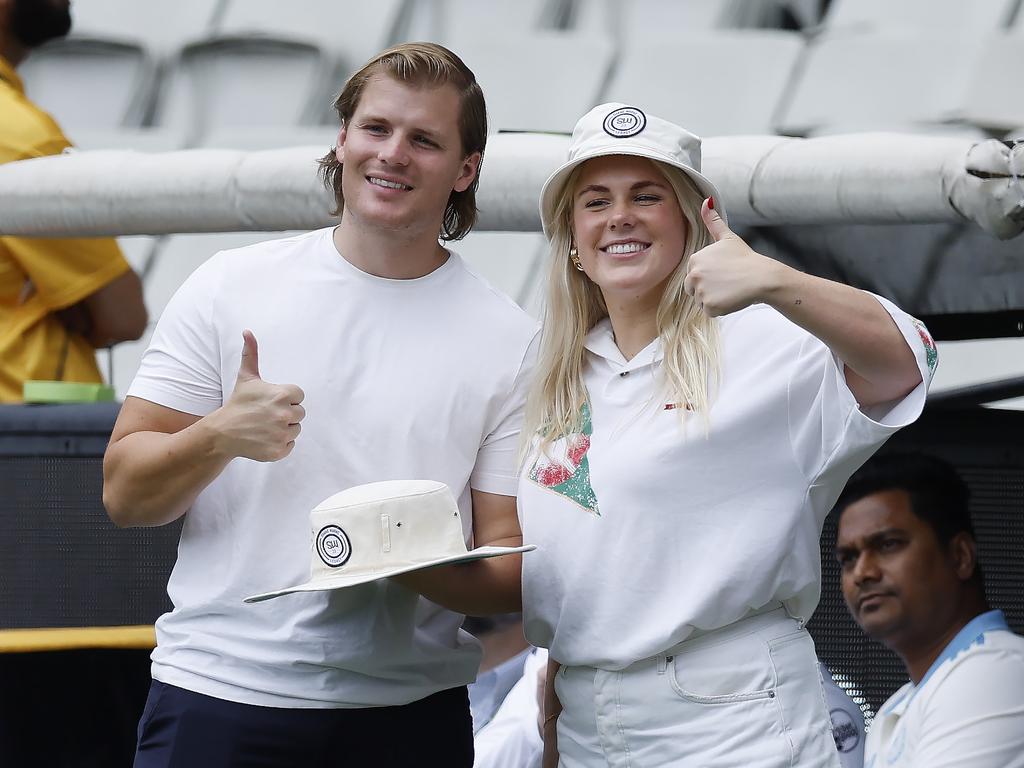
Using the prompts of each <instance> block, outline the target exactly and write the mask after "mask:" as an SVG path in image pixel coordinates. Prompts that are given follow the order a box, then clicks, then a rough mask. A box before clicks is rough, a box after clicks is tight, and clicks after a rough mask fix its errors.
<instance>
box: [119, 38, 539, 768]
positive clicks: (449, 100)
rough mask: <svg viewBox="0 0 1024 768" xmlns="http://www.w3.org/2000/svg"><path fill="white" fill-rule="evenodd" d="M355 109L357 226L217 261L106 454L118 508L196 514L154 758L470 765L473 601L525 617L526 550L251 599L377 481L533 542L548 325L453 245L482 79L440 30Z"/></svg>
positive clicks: (482, 609) (470, 189)
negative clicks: (317, 520)
mask: <svg viewBox="0 0 1024 768" xmlns="http://www.w3.org/2000/svg"><path fill="white" fill-rule="evenodd" d="M335 106H336V108H337V110H338V113H339V116H340V118H341V129H340V132H339V135H338V142H337V147H336V148H335V149H334V150H333V151H332V152H331V153H330V155H329V156H328V157H326V158H324V159H323V160H322V161H321V166H322V171H323V174H324V177H325V181H326V182H327V184H328V186H329V187H330V188H332V189H333V190H334V192H335V197H336V202H337V212H338V213H340V215H341V222H340V224H339V225H338V226H337V227H335V228H333V229H331V228H328V229H324V230H319V231H315V232H311V233H308V234H306V235H301V236H299V237H294V238H290V239H286V240H278V241H272V242H267V243H260V244H257V245H254V246H250V247H248V248H242V249H238V250H234V251H227V252H223V253H220V254H217V255H216V256H214V257H213V258H212V259H210V260H209V261H208V262H207V263H206V264H204V265H203V266H202V267H201V268H200V269H199V270H197V272H196V273H195V274H194V275H193V276H192V277H190V278H189V280H188V281H187V282H186V283H185V285H184V286H182V288H181V289H180V290H179V292H178V294H177V295H176V296H175V298H174V299H173V300H172V301H171V303H170V305H169V306H168V308H167V309H166V311H165V312H164V315H163V317H162V318H161V320H160V324H159V326H158V328H157V331H156V333H155V335H154V339H153V342H152V345H151V347H150V349H149V350H148V351H147V353H146V356H145V357H144V359H143V362H142V366H141V368H140V370H139V374H138V376H137V378H136V380H135V382H134V383H133V385H132V387H131V389H130V391H129V397H128V398H127V400H126V402H125V405H124V408H123V409H122V412H121V415H120V417H119V419H118V422H117V424H116V426H115V429H114V434H113V436H112V438H111V443H110V447H109V449H108V451H107V455H106V458H105V463H104V470H105V487H104V502H105V503H106V505H107V509H108V511H109V513H110V516H111V518H112V519H113V520H114V521H115V522H117V523H118V524H120V525H160V524H163V523H167V522H170V521H172V520H176V519H178V518H180V517H183V516H184V528H183V530H182V536H181V544H180V546H179V554H178V562H177V564H176V566H175V569H174V572H173V573H172V575H171V580H170V584H169V586H168V592H169V594H170V597H171V599H172V601H173V603H174V609H173V610H172V611H171V612H170V613H168V614H166V615H164V616H163V617H161V618H160V620H159V621H158V622H157V642H158V644H157V648H156V650H155V651H154V653H153V688H152V691H151V694H150V698H149V701H148V703H147V706H146V711H145V713H144V714H143V717H142V721H141V722H140V726H139V746H138V752H137V757H136V766H144V767H145V768H150V766H175V765H190V766H191V765H204V766H228V765H240V764H249V763H250V762H251V761H254V760H256V759H257V758H258V759H259V761H260V763H259V764H260V765H275V766H294V765H323V766H331V765H339V766H340V765H345V766H348V765H367V766H369V765H372V766H407V765H414V764H432V765H445V766H452V767H457V766H470V765H472V762H473V748H472V738H473V732H472V722H471V719H470V714H469V704H468V698H467V694H466V684H467V683H469V682H470V681H471V680H472V679H473V678H474V676H475V673H476V670H477V666H478V664H479V661H480V651H479V647H478V645H477V644H476V643H475V642H473V641H472V640H471V639H470V638H469V637H468V636H467V635H466V634H465V633H463V632H461V631H460V629H459V626H460V624H461V622H462V615H460V614H465V613H489V612H495V611H511V610H518V608H519V604H520V601H521V596H520V563H519V557H518V556H509V557H502V558H495V559H492V560H481V561H477V562H474V563H470V564H466V565H461V566H454V567H439V568H434V569H430V570H427V571H423V572H420V573H417V574H407V575H405V576H402V577H395V578H392V579H386V580H381V581H377V582H373V583H371V584H366V585H362V586H358V587H352V588H348V589H344V590H340V591H334V592H309V593H301V594H294V595H288V596H286V597H283V598H280V599H278V600H272V601H268V602H266V603H259V604H255V605H250V604H244V603H243V602H242V600H243V597H245V596H247V595H251V594H254V593H257V592H263V591H267V590H268V589H272V588H277V587H279V586H280V585H281V584H289V583H299V582H302V581H304V580H305V579H306V578H307V577H308V568H309V529H308V513H309V510H310V509H312V508H313V507H314V506H315V505H316V504H317V503H319V502H320V501H321V500H323V499H325V498H326V497H328V496H330V495H332V494H333V493H335V492H336V491H338V490H340V489H343V488H347V487H351V486H354V485H359V484H362V483H368V482H375V481H380V480H393V479H413V478H421V479H432V480H440V481H443V482H445V483H447V484H448V486H449V487H450V488H451V490H452V492H453V494H454V495H455V497H456V498H457V499H458V502H459V505H460V507H461V512H462V519H463V520H464V521H466V530H465V535H466V538H467V540H468V539H470V538H472V540H473V543H474V545H475V546H482V545H486V544H497V545H518V544H519V543H521V533H520V531H519V525H518V521H517V519H516V513H515V498H514V493H515V487H516V477H515V475H516V468H515V466H514V463H515V457H516V448H517V441H518V433H519V429H520V416H521V410H522V407H523V401H524V399H525V396H524V388H525V385H526V378H527V376H528V370H527V369H528V367H529V366H528V359H529V356H530V349H531V346H532V340H533V338H534V336H535V334H536V327H535V323H534V322H533V321H532V320H531V319H530V318H529V317H528V316H527V315H525V313H523V312H522V311H521V310H520V309H519V308H518V307H516V306H515V305H514V304H513V303H512V302H511V301H510V300H508V299H507V298H505V297H504V296H502V295H501V294H499V293H498V292H496V291H495V290H493V289H492V288H490V287H489V286H488V285H487V284H486V283H485V282H483V281H482V280H481V279H480V278H479V277H477V276H476V275H475V274H473V273H472V272H470V271H469V270H468V269H467V268H466V267H465V266H464V265H463V263H462V262H461V260H460V259H459V257H458V256H457V255H456V254H455V253H452V252H450V251H448V250H447V249H446V248H444V247H443V246H442V245H441V244H440V243H439V238H440V239H441V240H443V241H447V240H453V239H457V238H459V237H461V236H462V235H464V234H465V233H466V232H467V231H468V230H469V228H470V227H471V226H472V224H473V222H474V220H475V216H476V205H475V199H474V194H475V190H476V184H477V173H478V170H479V167H480V160H481V157H482V154H483V150H484V142H485V140H486V135H487V124H486V111H485V108H484V100H483V94H482V92H481V90H480V87H479V85H477V83H476V81H475V79H474V77H473V74H472V72H470V71H469V69H468V68H466V66H465V65H464V64H463V63H462V62H461V61H460V60H459V59H458V57H456V56H455V55H454V54H452V53H451V52H450V51H448V50H446V49H444V48H441V47H440V46H436V45H433V44H427V43H419V44H407V45H402V46H397V47H396V48H393V49H390V50H388V51H385V52H384V53H382V54H380V55H378V56H376V57H375V58H374V59H372V60H371V61H370V62H369V63H368V64H367V65H366V66H364V67H363V69H361V70H360V71H359V72H358V73H356V74H355V75H354V76H353V77H352V78H351V79H350V80H349V81H348V83H347V84H346V86H345V89H344V90H343V91H342V93H341V95H340V96H339V98H338V100H337V102H336V105H335ZM257 339H259V346H258V348H257ZM271 382H280V383H271ZM300 429H301V435H300ZM470 521H471V522H470Z"/></svg>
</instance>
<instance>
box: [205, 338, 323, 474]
mask: <svg viewBox="0 0 1024 768" xmlns="http://www.w3.org/2000/svg"><path fill="white" fill-rule="evenodd" d="M304 397H305V395H304V394H303V392H302V390H301V389H300V388H299V387H297V386H295V385H294V384H271V383H270V382H268V381H264V380H263V379H262V377H261V376H260V365H259V347H258V346H257V344H256V337H255V336H254V335H253V333H252V331H249V330H246V331H243V332H242V362H241V364H240V365H239V366H238V377H237V378H236V379H235V389H234V391H233V392H232V393H231V397H230V398H228V401H227V402H226V403H225V404H224V407H223V408H221V409H220V412H219V413H218V418H217V419H216V422H215V423H216V427H217V429H218V431H219V432H220V437H221V441H222V445H223V446H224V449H225V451H226V452H227V453H228V454H229V455H231V456H242V457H245V458H248V459H254V460H256V461H279V460H280V459H283V458H284V457H285V456H287V455H288V454H289V453H291V452H292V448H294V447H295V440H296V439H297V438H298V436H299V432H300V431H301V429H302V426H301V424H300V422H301V421H302V419H303V417H304V416H305V415H306V410H305V409H304V408H303V407H302V405H301V403H302V400H303V398H304Z"/></svg>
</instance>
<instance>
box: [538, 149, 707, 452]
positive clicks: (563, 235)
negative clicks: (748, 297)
mask: <svg viewBox="0 0 1024 768" xmlns="http://www.w3.org/2000/svg"><path fill="white" fill-rule="evenodd" d="M651 162H652V163H653V165H654V166H655V167H656V168H657V169H658V171H660V172H661V173H662V175H664V176H665V178H666V180H667V181H668V182H669V184H670V185H671V186H672V189H673V191H674V192H675V194H676V199H677V201H678V203H679V207H680V209H681V210H682V214H683V218H684V219H685V220H686V224H687V235H686V242H685V243H684V245H683V258H682V260H681V261H680V263H679V266H678V267H676V269H675V271H674V272H673V273H672V275H671V277H670V278H669V281H668V284H667V285H666V287H665V292H664V294H663V295H662V297H661V301H660V302H659V304H658V314H657V324H658V336H659V338H660V339H661V344H662V349H663V351H664V357H663V364H662V376H663V380H662V382H661V387H662V391H663V393H664V394H665V395H666V397H667V398H668V400H667V402H671V403H685V404H686V405H687V406H688V407H689V409H690V410H692V411H693V412H694V413H696V414H697V415H699V416H700V417H702V418H703V420H704V424H705V431H707V429H708V428H709V422H708V412H709V410H710V401H711V397H712V395H711V393H710V390H711V389H712V388H713V387H714V385H715V383H716V382H717V380H718V374H719V366H720V361H719V341H718V326H717V324H716V322H715V320H714V318H711V317H709V316H708V315H706V314H705V313H704V311H703V310H702V309H701V308H700V306H699V305H698V304H697V302H695V301H694V300H693V299H692V298H691V297H690V296H689V295H688V294H687V293H686V291H685V290H684V288H683V281H684V280H685V278H686V268H687V263H688V262H689V258H690V255H691V254H693V253H695V252H696V251H698V250H700V249H701V248H703V247H705V246H706V245H710V244H711V242H712V238H711V235H710V234H709V233H708V231H707V227H705V226H704V222H703V221H702V219H701V217H700V208H701V204H702V203H703V200H704V197H703V195H702V194H701V193H700V191H699V190H698V189H697V187H696V186H695V185H694V184H693V182H691V181H690V179H689V177H687V175H686V174H685V173H683V172H682V171H680V170H678V169H677V168H675V167H673V166H670V165H667V164H664V163H659V162H657V161H651ZM583 165H585V163H583V164H581V165H579V166H577V167H576V169H575V170H574V171H573V173H572V174H571V175H570V176H569V178H568V179H567V180H566V182H565V184H564V185H563V186H562V188H561V189H560V190H559V194H558V198H557V200H556V202H555V217H554V222H553V223H552V226H551V228H550V229H551V232H550V251H551V253H550V258H549V262H550V264H549V267H548V282H547V300H546V302H545V307H544V317H543V320H544V322H543V331H542V333H541V343H540V352H539V357H538V362H537V372H536V377H535V379H534V384H533V387H532V390H531V392H530V397H529V400H528V403H527V408H526V418H525V423H524V425H523V438H524V444H523V451H522V455H523V456H524V457H525V455H526V454H527V453H528V448H529V446H530V444H531V443H532V441H533V438H534V437H535V436H536V437H539V438H540V446H539V447H540V450H541V451H545V450H546V449H547V447H548V446H549V445H550V444H551V442H552V441H554V440H557V439H558V438H560V437H562V436H564V435H568V434H570V433H572V432H578V431H580V429H581V428H582V416H581V412H582V409H583V405H584V404H585V403H586V401H587V390H586V386H585V385H584V383H583V366H584V361H585V359H586V351H585V349H584V346H583V344H584V341H585V339H586V336H587V333H588V332H589V331H590V330H591V329H592V328H593V327H594V326H595V325H596V324H597V323H598V322H599V321H600V320H601V319H603V318H605V317H607V316H608V309H607V307H606V305H605V302H604V298H603V297H602V295H601V290H600V288H598V286H597V285H596V284H594V283H593V282H592V281H591V280H590V278H588V277H587V276H586V274H584V273H583V272H581V271H580V270H578V269H576V267H575V266H574V265H573V263H572V260H571V259H570V258H569V249H570V247H572V244H573V234H572V220H573V191H574V190H575V188H576V184H577V180H578V179H579V175H580V172H581V170H582V168H583ZM682 413H685V410H683V411H682Z"/></svg>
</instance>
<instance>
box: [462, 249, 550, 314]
mask: <svg viewBox="0 0 1024 768" xmlns="http://www.w3.org/2000/svg"><path fill="white" fill-rule="evenodd" d="M448 247H449V248H450V249H451V250H453V251H455V252H456V253H458V254H459V255H460V256H461V257H462V258H463V259H464V260H465V262H466V263H467V264H468V265H469V267H470V268H471V269H472V270H473V271H474V272H476V273H478V274H479V275H481V276H482V277H484V279H486V280H487V282H489V283H490V284H491V285H493V286H494V287H495V288H497V289H498V290H499V291H501V292H502V293H504V294H505V295H506V296H508V297H510V298H511V299H512V300H513V301H515V302H516V303H517V304H519V306H521V307H522V308H523V309H525V310H526V311H527V312H531V313H532V314H534V316H537V309H538V307H537V304H536V301H535V299H536V296H535V294H536V292H537V289H538V286H539V284H540V283H541V282H543V277H544V274H545V267H544V265H545V263H546V261H547V243H546V241H545V240H544V236H543V235H541V234H539V233H532V232H471V233H470V234H469V235H467V236H466V237H465V238H463V239H462V240H458V241H456V242H454V243H449V244H448Z"/></svg>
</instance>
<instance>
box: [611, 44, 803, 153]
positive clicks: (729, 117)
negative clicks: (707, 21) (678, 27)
mask: <svg viewBox="0 0 1024 768" xmlns="http://www.w3.org/2000/svg"><path fill="white" fill-rule="evenodd" d="M803 47H804V43H803V38H802V37H801V36H800V35H799V34H797V33H795V32H783V31H780V30H734V31H714V32H705V33H703V34H687V35H680V36H679V38H678V39H677V40H676V41H675V42H671V43H668V42H663V43H651V44H649V45H646V46H644V47H643V48H639V47H638V48H636V49H630V48H629V47H628V46H627V47H626V48H624V49H623V51H622V56H621V58H620V60H619V64H618V67H617V68H616V71H615V74H614V76H613V78H612V80H611V82H610V83H609V84H608V89H607V90H606V91H605V95H604V97H603V98H602V101H621V102H624V103H627V104H635V105H636V106H638V107H640V108H642V109H649V110H650V111H651V112H652V113H654V114H656V115H658V116H659V117H664V118H666V119H668V120H672V121H674V122H677V123H678V124H680V125H683V126H685V127H686V128H687V129H688V130H690V131H692V132H693V133H696V134H698V135H699V136H725V135H730V134H732V135H735V134H763V133H769V134H770V133H773V131H774V125H775V116H776V110H777V109H778V106H779V103H780V101H781V100H782V98H783V96H784V94H785V93H786V89H787V87H788V86H789V83H790V81H791V79H792V76H793V72H794V68H795V67H796V64H797V62H798V60H799V58H800V55H801V52H802V51H803ZM752 61H756V62H757V65H756V66H752V65H751V62H752ZM681 73H686V74H685V76H681Z"/></svg>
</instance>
